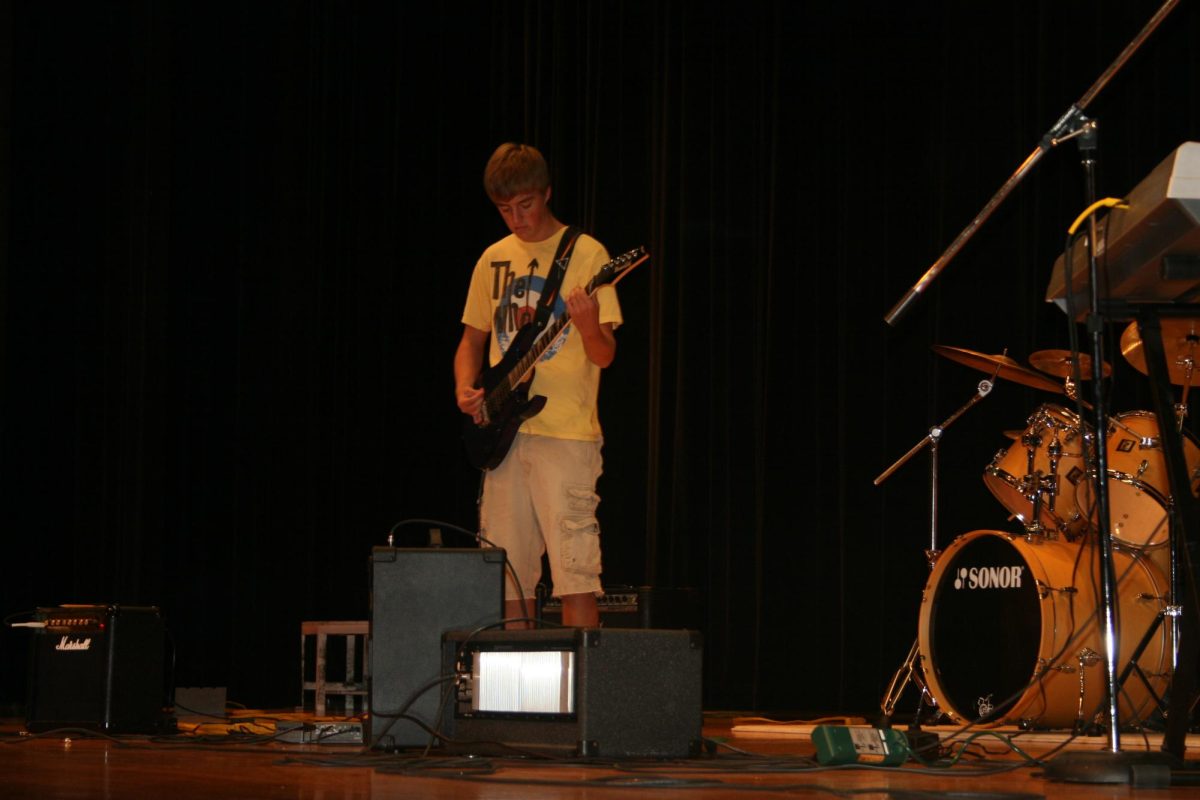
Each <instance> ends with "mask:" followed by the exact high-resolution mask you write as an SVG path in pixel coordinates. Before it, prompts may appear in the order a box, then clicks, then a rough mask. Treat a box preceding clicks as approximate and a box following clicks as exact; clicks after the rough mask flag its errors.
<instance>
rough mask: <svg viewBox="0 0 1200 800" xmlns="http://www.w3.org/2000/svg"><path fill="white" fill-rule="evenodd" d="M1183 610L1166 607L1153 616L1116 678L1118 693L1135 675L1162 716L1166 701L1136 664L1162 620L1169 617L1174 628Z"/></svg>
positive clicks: (1165, 710) (1164, 712)
mask: <svg viewBox="0 0 1200 800" xmlns="http://www.w3.org/2000/svg"><path fill="white" fill-rule="evenodd" d="M1182 611H1183V609H1182V608H1181V607H1180V606H1176V605H1168V606H1165V607H1164V608H1163V609H1162V610H1161V611H1159V612H1158V613H1157V614H1155V615H1154V621H1153V622H1151V623H1150V625H1149V626H1148V627H1147V628H1146V632H1145V634H1143V635H1142V639H1141V641H1139V642H1138V646H1137V647H1136V648H1134V651H1133V654H1132V655H1131V656H1130V657H1129V661H1128V662H1126V664H1125V669H1123V670H1121V676H1120V677H1119V678H1117V691H1120V690H1121V689H1122V688H1123V687H1124V686H1125V681H1127V680H1129V676H1130V675H1131V674H1133V673H1135V672H1136V673H1137V676H1138V680H1140V681H1141V682H1142V685H1143V686H1145V687H1146V691H1147V692H1149V693H1150V696H1151V697H1152V698H1153V699H1154V703H1155V705H1156V706H1158V710H1159V711H1160V712H1162V713H1163V714H1164V715H1166V714H1167V711H1168V709H1167V701H1166V700H1164V699H1163V698H1162V697H1160V696H1159V694H1158V692H1156V691H1154V687H1153V686H1151V685H1150V679H1149V678H1148V677H1147V676H1146V673H1145V672H1143V671H1142V667H1141V665H1140V664H1138V660H1139V659H1140V658H1141V657H1142V653H1144V652H1145V651H1146V648H1147V647H1149V646H1150V640H1151V639H1153V638H1154V634H1155V633H1157V632H1158V629H1159V627H1160V626H1161V625H1162V623H1163V619H1164V618H1167V617H1170V618H1171V624H1172V626H1174V624H1175V620H1176V619H1177V618H1178V617H1179V616H1180V614H1181V613H1182Z"/></svg>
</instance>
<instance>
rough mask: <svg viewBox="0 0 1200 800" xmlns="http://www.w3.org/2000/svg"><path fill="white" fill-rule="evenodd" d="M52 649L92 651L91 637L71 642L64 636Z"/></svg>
mask: <svg viewBox="0 0 1200 800" xmlns="http://www.w3.org/2000/svg"><path fill="white" fill-rule="evenodd" d="M54 649H55V650H91V649H92V640H91V637H88V638H87V639H76V640H74V641H72V640H70V639H68V638H67V637H66V636H64V637H62V639H61V640H59V642H58V644H56V645H54Z"/></svg>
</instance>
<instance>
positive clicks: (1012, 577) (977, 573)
mask: <svg viewBox="0 0 1200 800" xmlns="http://www.w3.org/2000/svg"><path fill="white" fill-rule="evenodd" d="M1024 571H1025V567H1021V566H1012V567H959V568H958V574H957V575H956V576H955V578H954V588H955V589H1020V588H1021V573H1023V572H1024Z"/></svg>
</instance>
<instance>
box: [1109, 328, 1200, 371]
mask: <svg viewBox="0 0 1200 800" xmlns="http://www.w3.org/2000/svg"><path fill="white" fill-rule="evenodd" d="M1159 323H1160V324H1161V325H1162V343H1163V352H1164V353H1165V354H1166V357H1167V375H1168V376H1170V379H1171V383H1172V384H1174V385H1175V386H1185V385H1190V386H1200V364H1198V363H1197V361H1200V319H1190V318H1187V317H1179V318H1173V317H1166V318H1164V319H1160V320H1159ZM1121 355H1123V356H1125V360H1126V361H1128V362H1129V363H1130V364H1132V365H1133V368H1134V369H1136V370H1137V371H1138V372H1140V373H1142V374H1143V375H1149V374H1150V370H1149V369H1147V367H1146V353H1145V351H1144V350H1143V349H1142V337H1141V334H1139V333H1138V327H1137V320H1134V321H1133V322H1131V323H1129V327H1127V328H1126V329H1125V332H1124V333H1122V334H1121ZM1189 363H1190V364H1191V365H1192V374H1191V376H1190V377H1189V376H1188V369H1187V367H1188V364H1189Z"/></svg>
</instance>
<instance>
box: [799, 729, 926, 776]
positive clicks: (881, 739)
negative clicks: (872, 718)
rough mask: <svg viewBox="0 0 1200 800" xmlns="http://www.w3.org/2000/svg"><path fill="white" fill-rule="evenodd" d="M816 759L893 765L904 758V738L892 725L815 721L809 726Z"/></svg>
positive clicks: (832, 763)
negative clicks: (859, 726)
mask: <svg viewBox="0 0 1200 800" xmlns="http://www.w3.org/2000/svg"><path fill="white" fill-rule="evenodd" d="M812 740H813V744H814V745H815V746H816V748H817V762H818V763H820V764H822V765H825V766H837V765H839V764H853V763H855V762H858V761H862V762H865V763H871V764H878V765H880V766H884V767H897V766H899V765H901V764H903V763H904V762H905V761H907V760H908V756H909V752H910V751H909V749H908V739H907V738H906V737H905V735H904V732H903V731H898V730H896V729H895V728H865V727H864V728H858V727H855V728H848V727H846V726H844V725H818V726H817V727H815V728H813V732H812Z"/></svg>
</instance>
